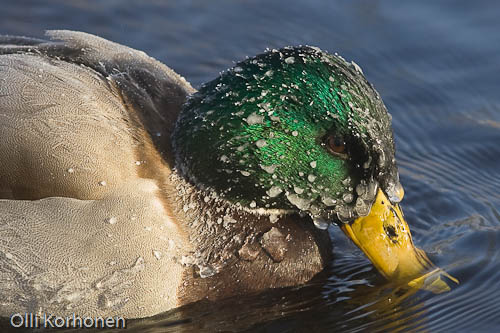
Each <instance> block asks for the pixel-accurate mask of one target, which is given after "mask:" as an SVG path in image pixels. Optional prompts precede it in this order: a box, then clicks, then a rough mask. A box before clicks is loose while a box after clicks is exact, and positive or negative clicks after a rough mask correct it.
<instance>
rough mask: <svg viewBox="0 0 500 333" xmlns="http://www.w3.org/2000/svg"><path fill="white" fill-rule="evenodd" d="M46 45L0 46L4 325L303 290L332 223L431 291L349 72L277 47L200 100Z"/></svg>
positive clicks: (105, 49) (122, 58) (102, 57)
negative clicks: (7, 320)
mask: <svg viewBox="0 0 500 333" xmlns="http://www.w3.org/2000/svg"><path fill="white" fill-rule="evenodd" d="M47 34H48V36H50V37H51V38H52V40H51V41H47V40H40V39H32V38H25V37H8V36H7V37H2V39H0V44H1V46H0V54H1V55H0V72H1V74H0V137H1V138H2V140H1V141H0V155H1V157H2V158H1V159H0V199H1V200H0V230H1V233H0V262H1V265H0V281H1V287H0V299H1V302H0V315H3V316H8V315H11V314H12V313H16V312H37V311H42V312H45V313H55V314H58V315H67V314H69V313H77V314H80V315H101V316H114V315H120V316H124V317H127V318H139V317H146V316H151V315H154V314H157V313H160V312H164V311H166V310H169V309H172V308H174V307H178V306H180V305H183V304H186V303H189V302H193V301H197V300H200V299H203V298H208V299H210V300H217V299H220V298H223V297H227V296H230V295H238V294H245V293H249V292H256V291H262V290H265V289H268V288H279V287H286V286H294V285H299V284H303V283H305V282H307V281H309V280H310V279H312V278H313V277H314V276H315V275H316V274H317V273H319V272H320V271H322V270H323V268H324V267H325V265H326V264H327V263H328V261H329V260H330V254H331V244H330V239H329V237H328V233H327V231H326V230H325V229H327V227H328V226H329V225H330V224H338V225H339V226H340V228H341V229H342V230H343V231H344V232H345V234H346V235H348V236H349V237H350V238H351V239H352V240H353V241H354V243H355V244H356V245H358V246H359V247H360V248H361V249H362V250H363V251H364V253H365V254H366V255H367V256H368V258H369V259H370V260H371V261H372V262H373V264H374V265H375V267H376V268H377V269H378V270H379V271H380V272H381V274H382V275H383V276H385V277H386V278H388V279H392V280H402V279H407V280H408V281H410V280H411V281H410V282H412V283H414V284H415V283H417V282H418V283H417V284H418V285H419V286H421V285H422V278H420V280H419V279H418V277H420V276H422V274H424V273H425V272H427V271H428V270H429V268H430V267H432V264H431V263H430V261H429V260H428V259H427V257H426V256H425V254H424V253H423V252H422V251H420V250H418V249H416V248H415V247H414V246H413V243H412V241H411V235H410V232H409V228H408V225H407V224H406V222H405V221H404V219H403V215H402V212H401V210H400V208H399V205H398V203H399V202H400V201H401V199H402V197H403V190H402V187H401V185H400V182H399V177H398V171H397V167H396V160H395V155H394V154H395V153H394V151H395V148H394V142H393V134H392V130H391V118H390V115H389V114H388V112H387V110H386V108H385V106H384V104H383V102H382V100H381V98H380V96H379V94H378V93H377V92H376V91H375V89H374V88H373V86H372V85H371V84H370V83H368V82H367V80H366V79H365V78H364V76H363V73H362V71H361V69H360V68H359V66H357V65H356V64H355V63H348V62H346V61H345V60H344V59H343V58H342V57H340V56H337V55H330V54H328V53H326V52H324V51H321V50H320V49H318V48H315V47H308V46H299V47H286V48H283V49H280V50H268V51H266V52H265V53H263V54H260V55H257V56H255V57H252V58H248V59H246V60H244V61H241V62H239V63H237V64H236V65H235V66H234V67H233V68H231V69H229V70H227V71H225V72H223V73H221V75H220V76H219V77H218V78H216V79H215V80H213V81H211V82H209V83H207V84H205V85H203V86H202V87H201V88H200V89H199V91H196V90H195V89H193V88H192V87H191V85H190V84H189V83H188V82H187V81H186V80H185V79H184V78H182V77H181V76H180V75H178V74H176V73H175V72H174V71H173V70H171V69H170V68H168V67H167V66H165V65H163V64H161V63H160V62H158V61H156V60H154V59H153V58H151V57H149V56H147V55H146V54H145V53H143V52H140V51H136V50H134V49H131V48H128V47H125V46H122V45H119V44H116V43H113V42H110V41H107V40H105V39H102V38H99V37H96V36H93V35H90V34H86V33H82V32H72V31H49V32H48V33H47ZM424 276H425V275H424ZM415 278H417V279H415ZM415 281H417V282H415ZM439 281H440V280H439ZM426 285H429V284H428V283H427V284H426ZM436 285H438V286H441V287H442V282H436V279H434V283H433V286H434V287H436Z"/></svg>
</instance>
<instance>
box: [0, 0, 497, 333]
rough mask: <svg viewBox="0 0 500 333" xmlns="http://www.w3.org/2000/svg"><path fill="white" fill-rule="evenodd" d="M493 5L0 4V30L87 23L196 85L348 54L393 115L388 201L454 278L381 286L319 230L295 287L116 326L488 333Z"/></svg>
mask: <svg viewBox="0 0 500 333" xmlns="http://www.w3.org/2000/svg"><path fill="white" fill-rule="evenodd" d="M498 10H500V2H497V1H484V5H483V6H477V4H476V3H474V2H466V1H463V0H459V1H454V2H453V3H451V2H450V3H443V2H439V3H438V2H425V3H424V2H417V1H414V2H400V1H397V0H392V1H384V2H382V1H379V2H374V1H349V2H346V1H332V2H328V3H327V2H324V1H319V0H311V1H304V2H300V3H299V2H297V3H294V4H293V5H291V4H290V3H289V2H288V1H274V2H267V1H263V0H258V1H255V2H247V1H240V2H236V1H225V0H217V1H211V2H210V3H208V2H203V1H199V0H194V1H189V2H187V1H186V2H159V1H141V2H134V3H127V5H126V6H125V5H123V2H121V1H106V2H99V3H97V2H92V6H89V5H88V3H87V2H85V1H74V2H71V3H70V2H67V1H62V0H58V1H54V2H52V5H51V6H47V5H46V4H44V3H41V2H36V1H23V5H20V4H19V3H18V2H8V3H4V4H2V11H1V12H0V32H1V33H9V34H24V35H31V36H41V34H42V31H43V30H44V29H54V28H69V29H75V30H83V31H88V32H91V33H95V34H97V35H101V36H103V37H105V38H108V39H111V40H115V41H117V42H120V43H122V44H126V45H130V46H132V47H134V48H137V49H140V50H144V51H146V52H147V53H149V54H150V55H152V56H154V57H156V58H157V59H159V60H160V61H163V62H165V63H166V64H168V65H170V66H172V67H173V68H174V69H175V70H176V71H178V72H179V73H181V74H182V75H184V76H185V77H186V78H187V79H188V80H189V81H191V82H192V83H194V84H195V85H199V84H200V83H201V82H205V81H207V80H210V79H212V78H214V77H215V76H216V75H217V73H218V72H219V71H220V70H223V69H225V68H227V67H230V66H231V65H232V61H235V60H240V59H243V58H244V57H245V56H246V55H254V54H257V53H260V52H262V50H264V49H265V48H266V47H270V48H273V47H274V48H277V47H282V46H284V45H297V44H310V45H317V46H319V47H321V48H323V49H325V50H328V51H330V52H339V53H340V54H342V55H343V56H344V57H345V58H347V59H348V60H351V59H354V60H355V61H356V63H358V64H359V65H361V67H362V68H363V70H364V73H365V75H366V76H367V78H368V79H369V80H370V81H371V82H372V83H374V85H375V87H376V88H377V90H378V91H379V92H380V93H381V95H382V98H383V99H384V101H385V103H386V105H387V107H388V109H389V111H390V112H391V114H392V115H393V127H394V130H395V137H396V146H397V160H398V165H399V168H400V173H401V182H402V184H403V186H404V187H405V191H406V196H405V199H404V201H403V202H402V208H403V209H404V212H405V217H406V218H407V222H408V224H409V225H410V228H411V230H412V233H413V236H414V241H415V244H416V245H417V246H418V247H421V248H422V249H423V250H425V251H426V252H427V253H428V255H429V257H430V259H431V260H432V261H433V262H434V263H435V264H436V265H437V266H439V267H441V268H443V269H444V270H446V271H447V272H449V273H450V274H451V275H453V276H455V277H457V278H458V279H459V280H460V285H453V284H452V290H451V291H450V292H448V293H444V294H440V295H434V294H432V293H429V292H425V291H418V292H415V291H411V290H410V291H408V290H403V289H398V288H394V287H393V286H390V285H388V284H387V283H386V282H385V281H384V280H383V279H382V278H381V277H380V276H379V275H378V273H376V272H375V270H374V269H373V268H372V266H371V265H370V264H369V262H368V261H367V260H366V259H365V258H364V256H363V254H362V253H361V252H360V251H359V250H358V249H356V247H355V246H354V245H352V244H350V243H349V241H347V240H346V239H345V237H344V236H343V235H342V234H341V232H340V230H338V229H337V228H332V230H331V236H332V239H333V242H334V245H335V248H334V254H335V258H334V260H333V261H332V263H331V267H330V268H329V269H328V270H327V271H325V272H324V274H322V275H321V276H318V277H317V278H316V279H315V280H314V281H312V282H311V283H310V284H308V285H306V286H303V287H300V288H289V289H284V290H276V291H270V292H268V293H262V294H259V295H249V296H248V297H239V298H237V299H229V300H226V301H223V302H218V303H215V304H214V303H209V302H199V303H196V304H191V305H188V306H185V307H183V308H180V309H176V310H173V311H170V312H168V313H165V314H161V315H158V316H156V317H153V318H149V319H144V320H135V321H129V323H128V324H129V327H130V328H131V329H133V330H135V331H137V332H182V331H186V332H193V331H194V332H214V331H229V332H231V331H245V330H246V331H248V332H304V331H306V332H330V331H335V332H364V331H368V332H377V331H383V332H386V331H396V332H397V331H424V332H426V331H428V332H443V331H451V332H460V331H462V332H468V331H481V332H488V331H491V332H494V331H498V328H499V327H500V316H498V305H497V300H498V299H500V256H499V253H500V244H499V241H500V213H499V210H500V191H499V189H500V145H499V144H498V143H499V142H500V130H499V127H500V125H499V124H500V112H499V110H500V95H499V94H498V73H499V72H500V60H499V57H498V54H499V53H500V40H499V34H498V30H499V29H500V21H499V20H498V15H497V13H498ZM0 301H1V300H0ZM2 328H5V320H4V321H2V322H1V323H0V330H1V329H2ZM2 331H3V330H2Z"/></svg>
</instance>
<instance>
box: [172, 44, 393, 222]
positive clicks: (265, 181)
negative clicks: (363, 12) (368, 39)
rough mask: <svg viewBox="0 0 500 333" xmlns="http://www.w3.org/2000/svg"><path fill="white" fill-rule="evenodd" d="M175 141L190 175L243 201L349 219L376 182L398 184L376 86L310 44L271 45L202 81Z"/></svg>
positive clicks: (362, 208) (361, 210) (362, 209)
mask: <svg viewBox="0 0 500 333" xmlns="http://www.w3.org/2000/svg"><path fill="white" fill-rule="evenodd" d="M173 142H174V149H175V152H176V159H177V166H178V168H179V169H180V171H181V173H182V174H183V175H184V176H185V177H186V178H187V179H189V180H190V181H191V182H192V183H194V184H195V185H196V186H198V187H199V188H200V189H204V190H212V191H215V192H216V193H217V194H218V195H219V196H220V197H222V198H224V199H226V200H228V201H230V202H232V203H235V204H240V205H242V206H243V207H246V208H248V209H260V210H261V211H262V210H269V211H271V209H273V210H281V211H298V210H300V211H303V212H307V213H309V214H310V215H311V216H314V217H317V218H318V217H319V218H322V219H328V220H337V219H340V220H342V221H347V220H351V219H352V218H354V217H356V216H358V215H366V214H367V213H368V211H367V210H369V207H370V206H371V202H372V201H373V197H374V194H375V188H376V186H381V187H382V188H383V189H386V192H391V191H393V189H391V187H397V185H398V184H399V182H398V179H397V170H396V166H395V161H394V143H393V137H392V130H391V121H390V116H389V114H388V113H387V110H386V108H385V106H384V105H383V103H382V101H381V99H380V97H379V95H378V93H377V92H376V91H375V90H374V89H373V87H372V86H371V85H370V83H368V82H367V81H366V79H365V78H364V76H363V74H362V73H361V69H360V68H359V67H358V66H357V65H355V64H353V63H352V64H350V63H347V62H346V61H345V60H344V59H343V58H341V57H339V56H332V55H330V54H327V53H325V52H323V51H321V50H319V49H317V48H313V47H305V46H301V47H293V48H284V49H281V50H272V51H268V52H266V53H264V54H261V55H258V56H256V57H254V58H250V59H247V60H245V61H242V62H240V63H238V64H237V65H236V66H235V67H234V68H232V69H230V70H228V71H227V72H224V73H222V74H221V75H220V76H219V77H218V78H217V79H215V80H213V81H211V82H209V83H207V84H205V85H203V86H202V87H201V89H200V90H199V92H197V93H196V94H194V95H193V96H192V97H191V98H190V99H189V100H188V102H187V103H186V105H185V107H184V109H183V110H182V112H181V114H180V116H179V119H178V122H177V124H176V129H175V131H174V134H173ZM390 194H391V193H389V195H390Z"/></svg>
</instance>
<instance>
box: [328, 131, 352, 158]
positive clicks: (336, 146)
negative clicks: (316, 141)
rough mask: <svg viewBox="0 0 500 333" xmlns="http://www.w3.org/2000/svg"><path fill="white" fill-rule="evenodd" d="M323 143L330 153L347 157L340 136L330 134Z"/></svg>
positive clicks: (342, 139)
mask: <svg viewBox="0 0 500 333" xmlns="http://www.w3.org/2000/svg"><path fill="white" fill-rule="evenodd" d="M324 144H325V146H326V148H327V149H328V151H329V152H330V153H331V154H333V155H336V156H339V157H341V158H347V154H346V147H345V141H344V138H343V137H342V136H340V135H334V134H330V135H328V136H327V137H326V140H325V143H324Z"/></svg>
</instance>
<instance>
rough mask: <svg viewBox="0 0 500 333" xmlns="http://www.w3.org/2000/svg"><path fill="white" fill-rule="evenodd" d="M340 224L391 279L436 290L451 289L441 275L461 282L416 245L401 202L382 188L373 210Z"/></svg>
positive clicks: (383, 273) (435, 291)
mask: <svg viewBox="0 0 500 333" xmlns="http://www.w3.org/2000/svg"><path fill="white" fill-rule="evenodd" d="M400 196H401V197H402V196H403V193H401V194H400ZM341 228H342V230H343V231H344V233H345V234H346V235H347V236H348V237H349V238H350V239H352V241H353V242H354V243H355V244H356V245H357V246H358V247H359V248H360V249H361V250H362V251H363V252H364V253H365V254H366V256H367V257H368V259H370V261H371V262H372V263H373V265H374V266H375V267H376V268H377V269H378V270H379V272H380V273H381V274H382V275H383V276H384V277H385V278H387V279H388V280H390V281H394V282H397V283H400V282H403V283H407V284H408V285H409V286H410V287H414V288H421V289H425V290H429V291H432V292H434V293H442V292H445V291H448V290H450V287H448V285H447V284H446V282H444V281H443V280H442V279H441V275H445V276H446V277H448V278H449V279H451V280H452V281H454V282H455V283H458V280H457V279H455V278H453V277H452V276H450V275H449V274H447V273H446V272H444V271H443V270H441V269H440V268H437V267H435V266H434V265H433V264H432V262H431V261H430V260H429V258H427V255H426V254H425V252H424V251H422V250H420V249H417V248H416V247H415V245H413V241H412V238H411V234H410V228H409V227H408V224H407V223H406V221H405V220H404V218H403V214H402V212H401V209H400V208H399V205H392V204H391V202H390V201H389V200H388V199H387V197H386V196H385V194H384V192H382V191H381V190H380V189H379V190H378V193H377V197H376V199H375V202H374V203H373V205H372V208H371V211H370V214H369V215H368V216H364V217H360V218H358V219H356V220H355V221H354V222H352V223H350V224H344V225H343V226H341Z"/></svg>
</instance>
